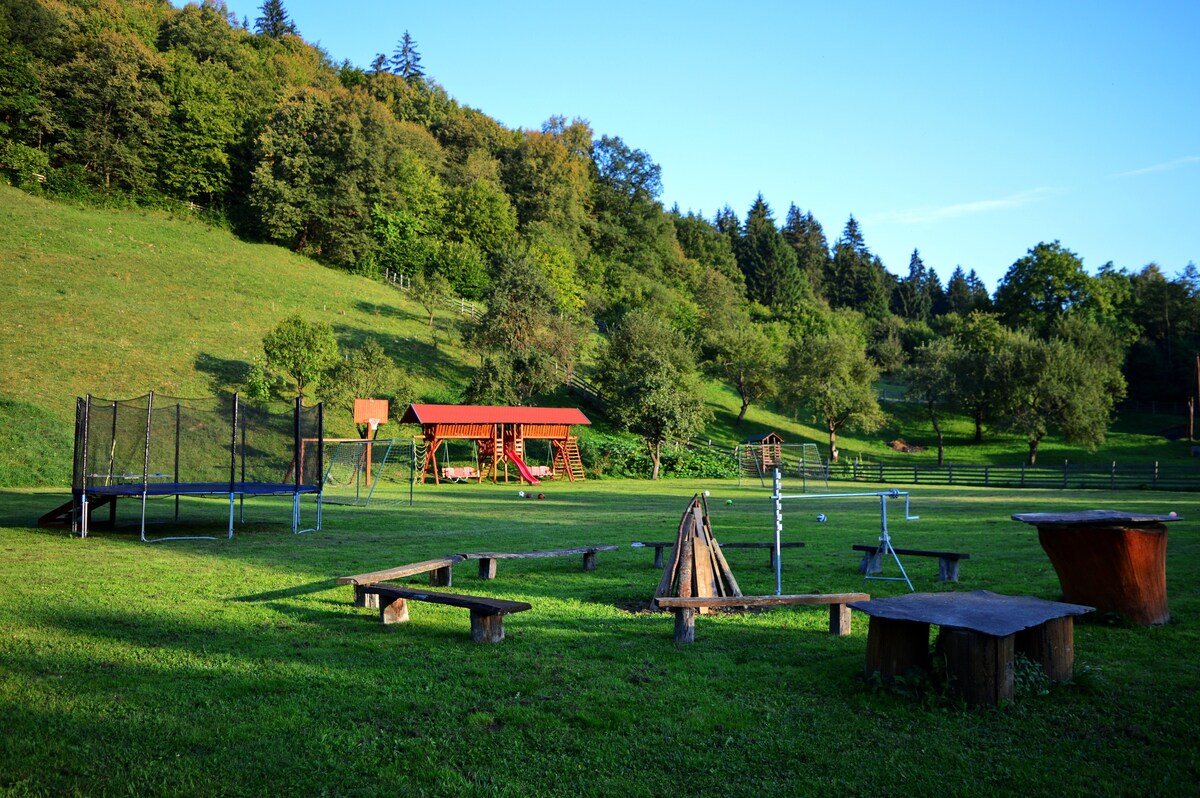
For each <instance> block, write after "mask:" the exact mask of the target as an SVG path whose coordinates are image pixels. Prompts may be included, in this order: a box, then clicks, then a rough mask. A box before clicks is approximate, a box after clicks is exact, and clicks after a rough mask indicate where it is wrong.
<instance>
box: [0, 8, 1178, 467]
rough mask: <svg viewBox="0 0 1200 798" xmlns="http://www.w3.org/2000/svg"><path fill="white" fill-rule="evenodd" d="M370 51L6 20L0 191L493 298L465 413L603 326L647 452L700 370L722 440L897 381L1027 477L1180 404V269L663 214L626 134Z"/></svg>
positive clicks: (700, 413)
mask: <svg viewBox="0 0 1200 798" xmlns="http://www.w3.org/2000/svg"><path fill="white" fill-rule="evenodd" d="M306 33H317V32H306ZM381 45H382V46H381V49H382V50H390V54H387V53H384V52H381V53H380V54H379V55H378V56H377V57H376V58H375V60H374V61H373V62H372V63H371V64H370V65H369V66H368V67H365V68H363V67H359V66H356V65H353V64H351V63H349V62H347V61H343V62H340V63H338V62H335V61H334V60H333V59H332V58H331V57H330V55H329V54H327V53H325V52H324V51H322V50H321V49H319V48H318V47H315V46H313V45H310V44H308V43H306V42H305V41H304V39H303V38H301V32H300V31H298V30H297V27H296V25H295V24H294V22H293V21H292V19H291V18H290V15H289V14H288V12H287V10H286V8H285V6H284V3H283V2H282V1H281V0H265V2H263V4H262V6H261V8H260V13H259V15H258V16H257V17H256V18H255V19H254V20H249V19H242V20H238V19H236V18H234V17H233V15H232V14H231V13H230V12H229V10H228V8H227V7H226V6H225V4H224V3H223V2H221V1H220V0H203V2H200V3H189V4H188V5H186V6H184V7H182V8H175V7H173V6H172V5H170V3H168V2H166V0H89V2H82V0H0V169H2V170H3V173H4V174H5V175H6V176H7V178H8V179H9V180H10V181H11V182H12V183H14V184H15V185H18V186H20V187H22V188H25V189H26V190H29V191H32V192H45V193H48V194H51V195H54V196H58V197H62V198H67V199H77V200H87V201H91V202H97V201H98V202H105V203H113V204H131V205H141V206H152V207H166V208H172V209H176V210H179V209H181V208H199V210H198V211H195V212H198V213H203V214H204V215H205V216H206V217H207V218H208V219H210V220H211V221H213V222H214V223H218V224H224V225H228V226H229V227H231V228H232V229H233V230H234V231H235V232H237V233H238V234H239V235H241V236H243V237H245V238H248V239H252V240H261V241H267V242H272V243H275V244H279V245H281V246H285V247H288V248H289V249H292V250H294V251H296V252H299V253H303V254H306V255H309V256H311V257H313V258H316V259H318V260H320V261H322V262H323V263H325V264H327V265H329V266H331V267H334V268H341V269H347V270H351V271H354V272H357V273H360V274H364V275H368V276H381V275H382V274H383V273H384V272H385V270H393V271H396V272H400V273H402V274H405V275H407V276H410V277H412V278H414V279H415V280H418V281H420V282H421V284H422V285H423V287H424V288H425V289H426V290H428V291H429V292H430V293H431V294H435V295H436V294H440V293H444V294H454V295H458V296H462V297H466V298H469V299H473V300H479V301H482V302H483V303H484V305H485V307H486V312H485V315H484V319H483V321H482V323H481V324H480V325H479V326H478V329H477V330H476V331H475V333H473V337H474V341H473V343H474V344H475V345H476V347H477V348H478V350H479V351H480V352H481V353H482V355H481V358H480V364H479V369H478V372H477V374H476V377H475V379H474V380H473V381H472V383H471V385H470V386H469V387H468V389H467V392H466V395H465V396H464V398H467V399H470V400H474V401H495V402H529V401H534V400H535V399H536V397H537V396H539V395H540V394H543V393H545V392H546V391H548V390H550V389H552V388H553V387H554V386H555V385H556V384H557V382H556V381H558V380H561V375H562V374H563V373H564V372H569V371H570V369H571V368H573V366H574V364H575V362H576V360H578V359H579V358H580V352H581V347H582V344H583V341H584V340H585V332H586V331H587V330H590V329H592V328H593V326H594V325H596V324H599V325H601V326H602V327H603V328H604V329H606V330H608V331H609V332H610V333H611V335H610V339H611V344H610V346H612V347H618V346H619V347H621V352H622V354H621V356H620V357H618V356H616V355H615V350H613V351H610V352H601V353H596V354H595V356H594V357H591V358H590V359H591V360H592V361H593V362H594V363H595V365H596V369H597V371H596V373H595V377H596V380H597V382H598V383H599V384H601V385H602V386H605V387H606V389H607V391H608V394H609V395H610V396H611V397H612V412H613V413H614V415H615V417H616V419H617V420H618V421H619V422H620V423H623V424H624V425H625V426H627V427H628V428H629V429H632V430H635V431H637V430H641V432H640V434H643V435H644V436H645V435H647V434H650V435H651V437H653V436H658V439H659V440H658V442H659V443H660V444H661V442H662V441H663V440H669V439H672V438H679V437H687V436H688V435H689V434H692V433H694V432H695V431H696V430H697V429H698V428H699V425H700V424H702V423H703V418H704V408H703V402H696V401H690V400H689V401H680V400H678V397H672V396H670V394H671V393H672V392H676V393H678V392H683V393H685V394H688V392H692V393H690V394H688V395H690V396H693V398H694V395H695V392H698V391H700V390H701V389H700V387H699V382H698V380H697V379H696V376H697V375H698V374H701V373H702V374H704V375H706V376H708V377H709V378H710V379H718V380H721V381H724V382H726V383H727V384H729V385H730V386H731V387H732V388H733V389H734V390H735V391H736V392H737V394H738V396H739V397H740V398H741V402H742V404H741V412H740V415H739V416H738V421H739V422H740V421H741V420H742V418H743V417H744V416H745V413H746V411H747V409H748V408H749V407H751V406H753V405H755V404H759V403H764V402H774V403H776V404H778V405H779V406H781V407H786V408H789V409H791V410H794V411H796V412H802V413H807V414H809V415H811V416H812V417H813V418H815V419H817V420H819V421H820V422H821V424H822V425H823V428H826V429H827V430H828V432H829V435H830V446H831V449H833V450H834V451H835V452H836V436H837V433H838V432H839V431H840V430H842V429H853V428H857V429H872V428H875V427H878V426H879V424H880V423H882V419H883V413H882V411H881V410H880V408H879V405H878V403H877V401H876V399H875V397H874V393H873V391H871V390H870V384H871V382H872V381H873V380H875V379H877V378H878V377H879V375H881V374H889V375H893V376H895V377H896V378H898V379H901V380H902V381H904V382H905V383H906V384H907V385H908V386H909V388H910V397H911V398H914V399H916V400H917V401H920V402H921V403H922V404H923V405H925V406H926V408H927V410H928V412H929V413H930V415H931V417H932V418H933V422H934V427H935V429H938V428H939V422H938V414H939V413H942V412H945V410H947V409H950V408H953V409H955V410H957V411H959V412H965V413H968V414H969V415H970V416H971V417H972V418H974V419H975V421H976V429H977V436H978V437H979V438H980V439H982V437H983V435H984V434H985V433H986V432H987V430H989V429H993V428H994V429H1008V430H1015V431H1018V432H1020V433H1021V434H1022V435H1024V436H1026V438H1027V440H1028V441H1029V449H1030V451H1029V454H1030V457H1031V459H1034V458H1036V451H1037V444H1038V443H1039V442H1040V441H1041V439H1042V438H1043V437H1044V436H1045V435H1046V434H1048V433H1050V432H1052V431H1053V432H1058V433H1061V434H1064V435H1066V436H1067V437H1068V438H1070V439H1072V440H1076V441H1081V442H1084V443H1099V442H1100V441H1102V440H1103V435H1104V431H1105V430H1106V429H1107V425H1108V423H1109V421H1110V419H1111V415H1112V411H1113V408H1114V407H1115V404H1116V403H1117V402H1119V401H1120V400H1121V399H1122V398H1124V397H1125V396H1126V394H1128V395H1130V396H1132V397H1135V398H1168V399H1177V400H1182V399H1184V398H1185V397H1186V396H1188V394H1189V391H1190V390H1191V386H1192V385H1193V384H1194V382H1195V375H1194V373H1193V369H1194V364H1195V356H1196V352H1197V351H1198V350H1200V275H1198V274H1197V271H1196V269H1195V268H1194V266H1193V265H1192V264H1188V265H1187V267H1186V268H1185V269H1183V270H1182V272H1180V273H1179V274H1178V275H1177V276H1174V277H1168V276H1167V274H1165V273H1164V271H1163V270H1162V269H1160V268H1159V266H1157V265H1155V264H1149V265H1145V266H1143V267H1141V268H1140V269H1138V270H1135V271H1128V270H1126V269H1124V268H1118V267H1117V266H1115V265H1114V264H1112V263H1108V264H1105V265H1104V266H1102V267H1101V268H1100V269H1099V270H1098V271H1096V273H1095V274H1089V273H1088V272H1087V271H1086V270H1085V269H1084V266H1083V263H1082V261H1081V260H1080V258H1079V257H1078V256H1077V255H1075V254H1074V253H1072V252H1071V251H1070V250H1069V249H1068V248H1067V247H1066V246H1065V245H1063V244H1062V243H1060V242H1058V241H1054V242H1041V243H1034V242H1031V244H1032V246H1031V248H1030V249H1029V251H1028V252H1027V253H1026V254H1025V255H1024V256H1023V257H1021V258H1020V259H1018V260H1017V261H1015V262H1014V263H1013V264H1012V266H1011V267H1010V268H1009V270H1008V272H1007V274H1006V275H1005V276H1004V278H1003V279H1002V280H1001V282H1000V284H999V286H998V287H997V289H996V291H995V293H994V295H993V294H989V291H988V289H987V287H986V286H985V285H984V284H983V282H982V281H981V280H980V279H979V277H978V275H977V274H976V272H975V271H974V270H973V269H971V268H964V267H963V266H959V265H955V266H954V267H953V268H952V269H950V270H949V274H948V276H947V278H946V279H945V280H943V278H942V276H941V275H939V274H938V273H937V271H935V269H934V268H933V267H931V266H929V265H927V264H926V263H925V262H924V261H923V259H922V257H921V255H920V252H919V251H917V250H914V251H913V253H912V255H911V257H910V259H909V262H908V264H907V265H906V266H907V268H903V266H902V265H901V264H887V265H885V264H884V263H883V262H882V260H881V259H880V257H879V256H878V255H876V254H874V253H872V252H871V250H870V248H869V246H868V243H867V233H868V231H865V230H864V229H863V228H862V225H861V224H860V223H859V221H858V220H857V219H856V218H855V217H854V216H850V217H849V218H848V219H847V220H846V221H845V223H844V225H843V227H842V228H841V231H840V233H839V234H838V235H837V237H836V238H833V239H832V241H831V240H830V236H829V234H828V233H827V232H826V229H825V228H824V227H823V226H822V224H821V223H820V222H819V221H818V220H817V219H816V218H815V217H814V216H813V214H812V213H811V212H809V211H805V210H803V209H802V208H801V207H798V206H797V205H796V204H791V205H790V206H789V207H788V208H787V210H786V212H784V213H783V215H782V221H779V219H778V218H777V216H776V211H775V210H774V209H772V208H771V207H770V205H768V203H767V202H766V200H765V199H764V198H763V197H762V196H758V197H756V198H753V199H752V201H750V202H749V203H748V205H747V206H745V207H746V210H745V212H744V214H743V213H740V212H739V211H738V210H735V209H734V208H733V207H732V206H729V205H727V206H725V207H723V208H721V209H717V210H716V212H715V214H713V215H712V216H708V215H705V214H704V213H702V212H695V211H691V210H689V211H686V212H685V211H682V210H680V209H679V208H678V207H675V208H670V209H667V208H664V207H663V205H662V202H661V199H660V197H661V192H662V174H661V169H660V167H659V166H658V165H657V164H656V163H654V161H653V160H652V158H651V156H650V155H649V154H648V153H646V152H644V151H642V150H639V149H636V148H635V147H633V146H631V145H629V144H627V143H626V142H624V141H623V140H622V139H621V138H620V137H619V136H617V135H614V134H611V133H601V132H597V131H594V130H593V129H592V128H591V126H590V125H589V124H588V123H587V122H586V121H584V120H582V119H578V118H575V119H570V120H568V119H567V118H566V117H563V116H551V117H549V118H548V119H547V120H546V122H545V123H544V124H543V125H542V126H541V127H540V129H537V130H512V129H508V128H506V127H504V126H503V125H501V124H499V123H498V122H497V121H496V120H494V119H492V118H491V117H489V116H488V115H487V114H486V113H485V112H483V111H480V110H477V109H474V108H470V107H466V106H464V105H462V104H460V103H458V102H457V101H456V100H454V99H453V98H452V96H451V95H450V94H449V93H448V91H447V90H446V89H445V88H443V87H442V86H440V85H439V84H438V83H437V82H436V81H435V80H433V79H432V78H431V77H430V73H431V71H432V72H433V73H436V58H434V59H432V60H426V59H424V58H423V57H422V54H421V53H420V50H419V45H418V41H417V40H416V39H415V38H414V36H413V35H411V34H410V32H409V31H407V30H404V31H398V32H397V35H396V36H395V37H394V39H393V42H392V43H388V42H386V41H385V42H381ZM802 188H803V187H798V190H802ZM743 201H744V199H743ZM889 267H891V269H895V270H896V271H895V273H893V271H892V270H891V269H890V268H889ZM430 312H431V313H432V312H433V311H432V309H431V311H430ZM634 364H636V366H637V369H638V370H637V372H636V373H633V372H631V371H630V369H631V368H632V366H633V365H634ZM637 386H642V387H641V388H640V389H638V388H637ZM649 397H655V401H656V402H659V403H660V404H661V406H662V408H663V409H662V410H661V411H660V412H659V414H658V415H659V417H658V418H654V419H650V420H647V419H646V418H645V417H646V415H647V414H646V412H645V407H646V406H647V403H648V402H649ZM672 414H673V415H672ZM666 416H672V417H673V418H674V419H675V420H674V422H673V423H669V424H664V423H662V422H663V418H664V417H666ZM651 428H653V430H654V432H653V433H647V432H646V430H648V429H651ZM647 442H648V443H651V444H652V442H651V440H650V438H649V437H647ZM652 445H653V444H652Z"/></svg>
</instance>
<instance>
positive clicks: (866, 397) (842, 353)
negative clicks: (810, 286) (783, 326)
mask: <svg viewBox="0 0 1200 798" xmlns="http://www.w3.org/2000/svg"><path fill="white" fill-rule="evenodd" d="M878 378H879V370H878V369H877V368H876V367H875V365H874V364H873V363H872V362H871V361H870V360H869V359H868V358H867V355H866V352H865V347H864V346H863V341H862V340H861V339H860V338H858V337H856V336H854V335H852V334H850V333H849V332H845V331H841V330H837V329H834V330H832V331H830V332H829V333H826V334H822V335H815V336H812V337H809V338H806V339H804V340H802V341H796V342H794V343H793V344H792V346H791V347H790V349H789V351H788V354H787V361H786V366H785V368H784V369H783V371H782V373H781V374H780V387H781V393H782V397H783V399H784V401H785V402H788V403H789V404H791V405H793V406H795V407H797V408H807V409H810V410H811V411H812V412H813V414H814V415H815V416H816V417H817V418H819V419H821V420H822V421H823V422H824V423H825V428H826V429H827V430H828V432H829V459H830V462H834V463H836V462H837V460H838V448H837V433H838V432H839V431H840V430H841V429H843V428H849V429H857V430H861V431H864V432H869V431H872V430H876V429H878V428H879V427H881V426H883V423H884V421H885V418H886V417H885V415H884V413H883V410H881V409H880V407H879V400H878V399H877V398H876V395H875V386H874V382H875V380H876V379H878Z"/></svg>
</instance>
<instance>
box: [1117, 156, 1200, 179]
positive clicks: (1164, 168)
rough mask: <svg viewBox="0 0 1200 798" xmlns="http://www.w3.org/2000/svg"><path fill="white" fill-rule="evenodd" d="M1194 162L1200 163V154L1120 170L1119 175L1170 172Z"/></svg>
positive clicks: (1130, 175) (1129, 175) (1132, 175)
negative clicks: (1123, 170) (1124, 170)
mask: <svg viewBox="0 0 1200 798" xmlns="http://www.w3.org/2000/svg"><path fill="white" fill-rule="evenodd" d="M1194 163H1200V155H1188V156H1186V157H1183V158H1176V159H1175V160H1173V161H1167V162H1166V163H1156V164H1154V166H1147V167H1144V168H1142V169H1131V170H1130V171H1128V172H1119V173H1118V174H1117V177H1140V176H1141V175H1152V174H1154V173H1156V172H1170V171H1172V170H1174V169H1182V168H1183V167H1185V166H1191V165H1192V164H1194Z"/></svg>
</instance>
